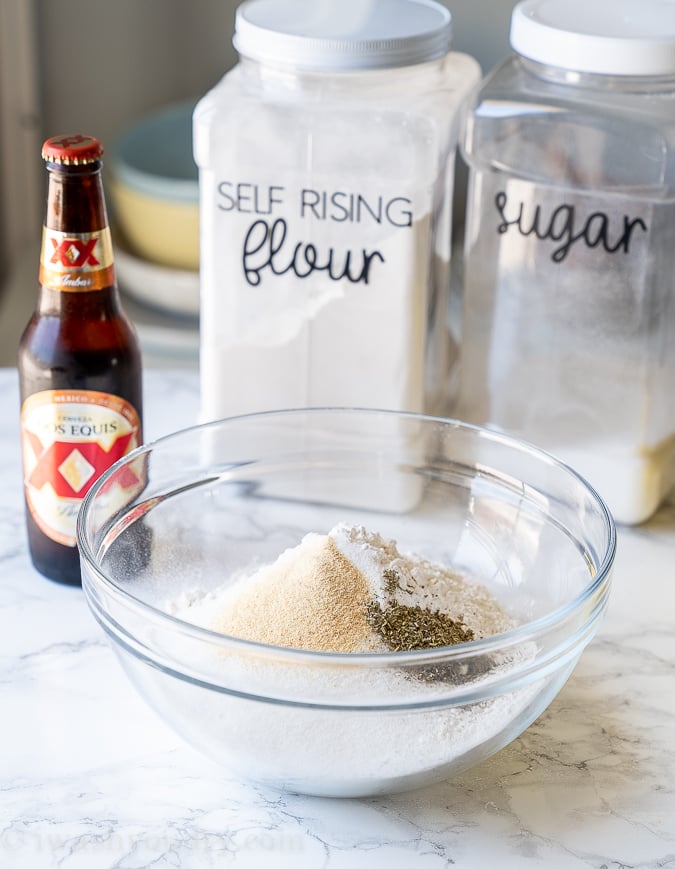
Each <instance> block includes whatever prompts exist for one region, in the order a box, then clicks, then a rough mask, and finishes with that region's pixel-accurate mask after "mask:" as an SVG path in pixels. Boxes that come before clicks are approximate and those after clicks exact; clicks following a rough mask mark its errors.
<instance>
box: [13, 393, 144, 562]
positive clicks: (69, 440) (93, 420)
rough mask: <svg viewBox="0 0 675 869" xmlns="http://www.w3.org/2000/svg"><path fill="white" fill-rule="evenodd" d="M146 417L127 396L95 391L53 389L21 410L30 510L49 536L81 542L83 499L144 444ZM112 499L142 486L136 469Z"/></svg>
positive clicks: (31, 398) (122, 499)
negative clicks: (79, 518) (143, 421)
mask: <svg viewBox="0 0 675 869" xmlns="http://www.w3.org/2000/svg"><path fill="white" fill-rule="evenodd" d="M140 431H141V425H140V419H139V416H138V413H137V412H136V410H135V408H134V407H132V405H130V404H129V402H127V401H125V400H124V399H122V398H119V397H118V396H115V395H109V394H108V393H105V392H94V391H91V390H62V389H49V390H44V391H43V392H37V393H35V394H34V395H31V396H29V397H28V398H27V399H26V401H25V402H24V404H23V407H22V409H21V438H22V448H23V464H24V486H25V492H26V501H27V503H28V508H29V510H30V512H31V515H32V516H33V519H34V520H35V522H36V523H37V525H38V527H39V528H40V530H41V531H42V532H43V534H46V535H47V536H48V537H50V538H51V539H52V540H55V541H56V542H57V543H61V544H63V545H64V546H75V544H76V536H75V534H76V520H77V514H78V511H79V509H80V503H81V501H82V499H83V498H84V496H85V495H86V494H87V492H88V491H89V489H90V488H91V486H92V485H93V483H94V481H95V480H96V479H97V478H98V477H100V476H101V474H102V473H103V472H104V471H105V470H107V469H108V468H109V467H110V465H112V464H113V463H114V462H116V461H117V460H118V459H120V458H122V456H125V455H126V454H127V453H129V452H131V450H133V449H135V448H136V447H137V446H138V445H139V440H140ZM116 485H117V488H118V491H116V492H112V493H110V494H111V497H114V498H119V499H120V502H121V503H124V502H126V501H128V500H130V499H131V498H132V497H133V496H134V495H136V494H137V493H138V492H139V491H140V489H141V488H142V474H141V475H137V474H135V472H134V471H133V469H132V468H130V469H129V473H128V474H127V476H126V478H125V479H123V480H121V481H118V482H117V484H116Z"/></svg>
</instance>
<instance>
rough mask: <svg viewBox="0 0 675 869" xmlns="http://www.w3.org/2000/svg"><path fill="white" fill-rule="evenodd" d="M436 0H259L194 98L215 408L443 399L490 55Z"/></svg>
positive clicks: (240, 18)
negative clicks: (451, 301)
mask: <svg viewBox="0 0 675 869" xmlns="http://www.w3.org/2000/svg"><path fill="white" fill-rule="evenodd" d="M450 36H451V17H450V14H449V13H448V11H447V9H446V8H445V7H444V6H442V5H441V4H439V3H435V2H432V0H346V2H344V0H341V2H339V3H338V2H335V0H326V2H322V3H310V2H307V0H247V2H244V3H242V4H241V5H240V6H239V7H238V9H237V12H236V21H235V34H234V45H235V47H236V49H237V52H238V55H239V61H238V63H237V64H236V66H235V67H234V68H233V69H232V70H231V71H229V72H228V73H227V74H226V75H225V76H224V78H223V79H222V80H221V81H220V82H219V83H218V84H217V85H216V86H215V87H214V88H213V89H212V90H211V91H210V92H209V93H208V94H206V95H205V96H204V97H203V98H202V100H201V101H200V102H199V103H198V105H197V107H196V109H195V114H194V153H195V159H196V162H197V164H198V166H199V175H200V227H201V230H200V231H201V249H200V258H201V360H200V363H201V365H200V367H201V397H202V415H203V417H204V418H205V419H210V418H214V417H220V416H225V415H229V414H233V413H242V412H248V411H258V410H267V409H273V408H282V407H304V406H313V405H314V406H315V405H352V406H354V405H357V406H358V405H360V406H368V407H378V408H389V409H395V410H422V409H433V408H435V407H437V406H438V405H439V404H440V403H442V401H443V399H444V397H445V396H446V395H447V390H448V388H449V384H451V381H452V371H453V370H454V369H453V364H454V360H455V356H456V353H455V346H454V345H453V341H452V337H451V334H450V331H449V329H448V317H447V305H448V283H449V261H450V243H451V223H452V219H451V217H452V215H451V207H452V189H453V169H454V159H455V152H456V147H457V140H458V135H459V106H460V104H461V102H462V101H463V99H464V98H465V97H466V95H467V93H468V92H469V90H470V89H471V88H473V87H475V86H477V84H478V82H479V78H480V70H479V66H478V64H477V63H476V61H475V60H474V59H473V58H471V57H469V56H467V55H464V54H460V53H458V52H453V51H450Z"/></svg>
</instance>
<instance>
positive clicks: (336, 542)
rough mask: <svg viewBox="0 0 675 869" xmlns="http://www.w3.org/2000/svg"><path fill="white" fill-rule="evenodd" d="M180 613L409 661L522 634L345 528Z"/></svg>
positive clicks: (483, 600) (436, 576)
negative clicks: (425, 652) (424, 652)
mask: <svg viewBox="0 0 675 869" xmlns="http://www.w3.org/2000/svg"><path fill="white" fill-rule="evenodd" d="M179 610H180V613H179V614H180V615H181V617H183V618H185V619H186V620H188V621H192V622H194V623H196V624H199V625H201V626H202V627H207V628H209V629H211V630H215V631H219V632H221V633H224V634H229V635H231V636H235V637H240V638H242V639H247V640H255V641H257V642H261V643H268V644H271V645H277V646H289V647H293V648H299V649H311V650H314V651H325V652H371V651H391V650H393V651H401V650H404V651H406V650H407V651H409V650H411V649H415V648H430V647H437V646H442V645H451V644H453V643H456V642H461V641H465V640H471V639H477V638H480V637H486V636H491V635H492V634H496V633H500V632H502V631H505V630H508V629H509V628H511V627H513V626H514V622H513V621H512V620H511V619H510V618H509V617H508V616H507V615H506V613H505V612H504V611H503V610H502V608H501V607H500V606H499V604H498V603H497V601H496V600H495V599H494V598H493V597H492V595H490V594H489V593H488V592H487V590H486V589H485V588H483V587H482V586H480V585H478V584H476V583H473V582H469V581H468V580H467V579H465V578H464V577H462V576H460V575H459V574H458V573H456V572H454V571H452V570H450V569H448V568H446V567H443V566H442V565H439V564H435V563H433V562H431V561H428V560H427V559H424V558H421V557H420V556H417V555H412V554H408V555H403V554H401V553H400V552H399V551H398V548H397V546H396V543H395V542H394V541H392V540H386V539H384V538H383V537H381V536H380V535H379V534H377V533H374V532H370V531H368V530H367V529H365V528H364V527H362V526H358V525H357V526H355V525H347V524H344V523H342V524H339V525H336V526H335V528H333V529H332V530H331V531H330V532H329V533H328V534H314V533H310V534H307V535H306V536H305V537H304V538H303V540H302V542H301V543H300V544H299V545H298V546H295V547H293V548H292V549H287V550H286V551H285V552H283V553H282V554H281V555H280V556H279V557H278V559H277V560H276V561H275V562H274V563H273V564H269V565H265V566H264V567H261V568H259V569H258V570H256V571H255V572H253V573H252V574H249V575H245V576H242V577H240V578H238V579H237V580H236V581H235V582H234V583H232V584H231V585H230V586H228V587H225V588H224V589H223V590H222V591H219V592H216V593H212V594H209V595H206V596H203V597H201V598H197V599H196V600H192V601H190V600H187V601H183V602H182V605H179Z"/></svg>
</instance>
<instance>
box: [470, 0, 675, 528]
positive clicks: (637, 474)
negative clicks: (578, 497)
mask: <svg viewBox="0 0 675 869" xmlns="http://www.w3.org/2000/svg"><path fill="white" fill-rule="evenodd" d="M511 45H512V47H513V49H514V52H513V54H512V55H511V56H510V57H509V58H508V59H507V60H506V61H505V62H504V63H503V64H501V65H500V66H499V67H498V68H496V69H495V70H494V71H493V72H492V73H490V74H489V75H488V76H487V77H486V79H485V81H484V82H483V84H482V87H481V89H480V92H479V93H478V95H477V97H476V100H475V104H473V105H472V106H471V108H470V110H469V112H468V116H467V122H466V129H465V136H464V140H463V148H464V153H465V156H466V159H467V162H468V163H469V165H470V173H469V176H470V177H469V194H468V204H467V218H466V237H465V249H464V254H465V255H464V263H463V265H464V298H463V303H464V318H463V337H462V359H461V370H462V373H461V388H460V397H459V401H458V403H457V404H456V405H455V407H454V412H455V413H456V414H458V415H462V416H465V417H467V418H468V419H470V420H473V421H474V422H480V423H489V424H491V425H493V426H496V427H499V428H503V429H506V430H508V431H509V432H511V433H514V434H516V435H520V436H523V437H526V438H527V439H528V440H531V441H534V442H535V443H537V444H538V445H539V446H542V447H544V448H546V449H548V450H550V451H551V452H553V453H555V454H557V455H558V456H559V457H560V458H562V459H563V460H566V461H567V462H569V463H570V464H571V465H572V466H573V467H575V468H576V470H578V471H579V472H581V473H582V474H583V475H584V476H586V477H587V478H588V480H589V481H590V482H591V483H592V484H594V485H595V487H596V488H597V489H598V490H599V492H600V494H601V495H603V496H604V497H605V499H606V500H607V501H608V504H609V507H610V509H611V510H612V511H613V513H614V515H615V517H616V519H617V520H618V521H620V522H625V523H637V522H641V521H643V520H645V519H647V518H648V517H649V516H651V515H652V514H653V512H654V511H655V510H656V508H657V507H658V506H659V504H660V503H661V502H662V500H663V499H664V498H666V497H667V495H668V493H669V492H670V491H671V490H672V487H673V483H674V481H675V4H673V3H670V2H661V0H593V2H590V3H589V2H588V0H524V2H521V3H519V4H518V5H517V6H516V7H515V9H514V11H513V16H512V22H511Z"/></svg>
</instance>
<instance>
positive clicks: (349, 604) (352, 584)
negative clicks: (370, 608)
mask: <svg viewBox="0 0 675 869" xmlns="http://www.w3.org/2000/svg"><path fill="white" fill-rule="evenodd" d="M368 600H369V592H368V583H367V581H366V578H365V577H364V575H363V574H362V573H361V571H360V570H359V569H358V568H356V567H354V565H353V564H352V563H351V562H350V561H348V560H347V559H346V558H345V557H344V555H343V554H342V553H341V552H340V551H339V550H338V548H337V547H336V546H335V544H334V543H333V541H332V540H331V539H330V538H329V537H323V536H321V535H319V534H313V535H309V536H308V537H307V538H306V539H305V540H304V541H303V543H302V545H301V546H299V547H296V548H295V549H291V550H288V551H287V552H285V553H284V554H283V555H282V556H280V558H279V559H278V560H277V561H276V563H275V564H273V565H271V566H269V567H265V568H262V569H261V570H259V571H258V572H257V573H256V574H254V575H253V576H252V577H250V578H248V579H246V580H245V581H243V582H241V585H240V587H238V588H237V591H236V594H234V595H232V599H231V601H230V602H229V604H226V605H225V606H223V607H222V609H221V610H220V612H219V613H218V615H217V616H215V617H214V619H213V622H212V624H211V627H212V628H213V629H214V630H218V631H221V632H222V633H224V634H231V635H232V636H235V637H243V638H245V639H247V640H257V641H258V642H260V643H270V644H272V645H275V646H292V647H294V648H297V649H302V648H304V649H313V650H316V651H323V652H355V651H361V650H363V646H364V639H365V638H366V637H367V635H368V633H369V632H370V628H369V627H368V622H367V621H366V609H367V605H368Z"/></svg>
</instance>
